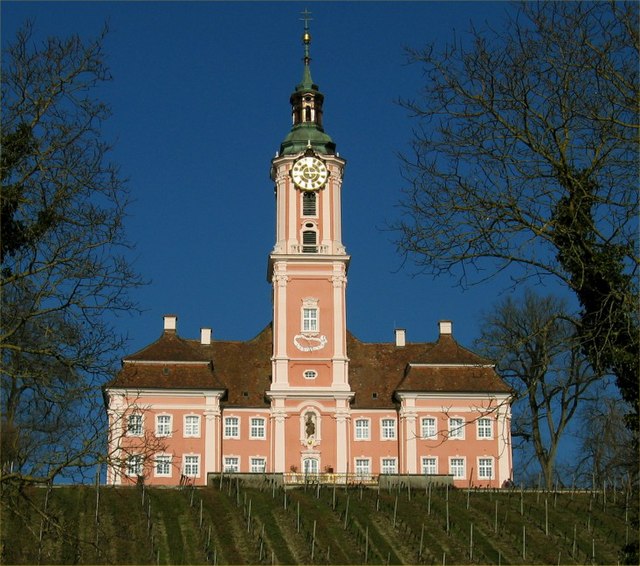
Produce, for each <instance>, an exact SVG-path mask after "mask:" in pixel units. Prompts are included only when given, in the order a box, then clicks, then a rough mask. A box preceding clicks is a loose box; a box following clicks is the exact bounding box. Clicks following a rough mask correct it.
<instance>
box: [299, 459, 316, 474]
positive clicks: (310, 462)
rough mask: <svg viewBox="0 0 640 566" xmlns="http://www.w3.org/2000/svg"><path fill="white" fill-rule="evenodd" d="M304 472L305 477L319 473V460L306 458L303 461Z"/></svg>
mask: <svg viewBox="0 0 640 566" xmlns="http://www.w3.org/2000/svg"><path fill="white" fill-rule="evenodd" d="M302 470H303V471H304V473H305V475H309V474H317V473H318V460H317V458H305V459H304V460H303V461H302Z"/></svg>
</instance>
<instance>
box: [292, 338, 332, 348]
mask: <svg viewBox="0 0 640 566" xmlns="http://www.w3.org/2000/svg"><path fill="white" fill-rule="evenodd" d="M302 340H304V342H306V345H303V343H302V342H301V341H302ZM293 344H294V346H295V347H296V348H298V350H300V351H301V352H315V351H316V350H322V348H324V347H325V346H326V345H327V337H326V336H324V335H322V336H319V337H318V336H305V335H304V334H296V335H295V336H294V337H293Z"/></svg>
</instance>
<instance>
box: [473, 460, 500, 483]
mask: <svg viewBox="0 0 640 566" xmlns="http://www.w3.org/2000/svg"><path fill="white" fill-rule="evenodd" d="M480 460H490V461H491V477H483V476H481V475H480ZM476 466H478V467H477V470H478V473H477V474H476V475H477V477H478V481H481V480H485V481H491V480H494V479H496V459H495V458H494V457H493V456H478V457H477V458H476Z"/></svg>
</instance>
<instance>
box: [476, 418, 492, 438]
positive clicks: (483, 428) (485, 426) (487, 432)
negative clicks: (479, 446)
mask: <svg viewBox="0 0 640 566" xmlns="http://www.w3.org/2000/svg"><path fill="white" fill-rule="evenodd" d="M478 438H493V427H492V426H491V419H489V418H487V417H483V418H481V419H478Z"/></svg>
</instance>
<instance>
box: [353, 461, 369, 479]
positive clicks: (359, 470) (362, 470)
mask: <svg viewBox="0 0 640 566" xmlns="http://www.w3.org/2000/svg"><path fill="white" fill-rule="evenodd" d="M356 476H358V477H359V478H363V479H365V478H366V479H368V478H369V477H370V476H371V461H370V460H369V458H356Z"/></svg>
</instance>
